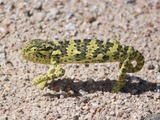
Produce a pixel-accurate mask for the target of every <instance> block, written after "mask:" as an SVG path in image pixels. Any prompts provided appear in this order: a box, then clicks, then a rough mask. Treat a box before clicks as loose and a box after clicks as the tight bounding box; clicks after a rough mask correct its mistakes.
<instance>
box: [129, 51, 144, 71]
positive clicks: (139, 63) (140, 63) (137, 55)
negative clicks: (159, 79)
mask: <svg viewBox="0 0 160 120" xmlns="http://www.w3.org/2000/svg"><path fill="white" fill-rule="evenodd" d="M133 56H134V60H135V61H136V62H137V64H136V66H135V67H134V66H133V65H132V63H130V64H131V65H129V66H130V68H129V70H128V72H132V73H134V72H137V71H140V70H141V69H142V67H143V65H144V56H143V55H142V54H141V53H140V52H139V51H138V50H136V51H135V52H134V54H133Z"/></svg>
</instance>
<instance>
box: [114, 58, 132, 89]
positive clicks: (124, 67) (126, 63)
mask: <svg viewBox="0 0 160 120" xmlns="http://www.w3.org/2000/svg"><path fill="white" fill-rule="evenodd" d="M129 65H131V64H130V61H129V59H128V58H127V59H126V60H125V61H124V62H123V63H122V62H121V63H120V66H121V68H120V72H119V74H118V81H117V82H116V84H115V85H114V87H113V89H112V92H118V91H119V90H120V89H121V88H122V87H123V86H124V84H125V83H126V79H125V76H126V73H127V72H128V70H129V69H130V66H129Z"/></svg>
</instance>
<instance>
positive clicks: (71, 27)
mask: <svg viewBox="0 0 160 120" xmlns="http://www.w3.org/2000/svg"><path fill="white" fill-rule="evenodd" d="M65 27H66V30H75V29H76V27H75V25H74V24H73V23H68V24H67V25H66V26H65Z"/></svg>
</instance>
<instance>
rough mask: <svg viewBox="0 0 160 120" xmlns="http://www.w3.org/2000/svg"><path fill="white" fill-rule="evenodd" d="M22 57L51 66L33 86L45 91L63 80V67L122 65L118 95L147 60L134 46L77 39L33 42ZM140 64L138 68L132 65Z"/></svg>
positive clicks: (117, 85)
mask: <svg viewBox="0 0 160 120" xmlns="http://www.w3.org/2000/svg"><path fill="white" fill-rule="evenodd" d="M21 54H22V56H23V57H24V58H25V59H26V60H29V61H32V62H34V63H41V64H48V65H51V67H50V69H49V70H48V71H47V73H46V74H44V75H40V76H38V77H36V78H34V79H33V82H32V84H33V85H35V86H37V87H38V88H40V89H43V88H44V87H45V86H46V84H47V82H48V81H49V80H54V79H56V78H59V77H62V76H63V75H64V73H65V70H64V69H63V68H62V66H61V64H67V63H78V64H81V63H82V64H85V63H105V62H119V69H120V71H119V73H118V81H117V82H116V83H115V85H114V86H113V88H112V92H118V91H119V90H120V89H121V88H122V87H123V86H124V85H125V83H126V79H125V76H126V74H127V73H134V72H138V71H140V70H141V69H142V67H143V65H144V56H143V55H142V54H141V53H140V52H139V51H138V50H135V49H134V48H133V47H132V46H126V45H121V44H120V43H119V42H118V41H116V40H115V39H113V38H110V39H108V40H106V41H105V40H96V39H76V40H69V41H51V40H47V41H45V40H41V39H33V40H30V41H28V42H27V43H26V44H25V45H24V46H23V47H22V52H21ZM132 61H136V65H133V64H132Z"/></svg>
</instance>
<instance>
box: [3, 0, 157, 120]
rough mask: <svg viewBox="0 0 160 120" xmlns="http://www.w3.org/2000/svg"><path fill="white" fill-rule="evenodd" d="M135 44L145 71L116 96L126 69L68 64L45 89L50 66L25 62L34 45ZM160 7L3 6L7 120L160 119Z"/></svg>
mask: <svg viewBox="0 0 160 120" xmlns="http://www.w3.org/2000/svg"><path fill="white" fill-rule="evenodd" d="M110 37H113V38H116V39H117V40H118V41H119V42H120V43H122V44H125V45H132V46H134V47H135V48H136V49H138V50H139V51H140V52H141V53H142V54H143V55H144V56H145V65H144V67H143V69H142V70H141V71H139V72H137V73H134V74H133V73H130V74H128V75H127V77H126V79H127V80H128V81H127V84H126V85H125V87H124V88H123V89H122V90H121V91H120V92H119V93H117V94H113V93H111V92H110V91H111V88H112V87H113V85H114V83H115V80H117V73H118V67H117V66H118V63H105V64H87V65H78V64H67V65H63V67H64V68H65V70H66V73H65V75H64V76H63V77H62V78H59V79H58V80H55V81H53V82H51V83H50V84H48V86H47V87H46V88H45V89H44V90H39V89H38V88H36V87H35V86H32V85H31V81H32V79H33V78H34V77H36V76H38V75H41V74H44V73H46V71H47V69H48V67H49V66H46V65H40V64H34V63H32V62H28V61H26V60H24V59H23V58H22V56H21V48H22V46H23V44H25V42H27V41H29V40H30V39H34V38H39V39H44V40H46V39H51V40H65V39H67V40H70V39H84V38H94V39H108V38H110ZM158 83H160V1H159V0H90V1H89V0H88V1H87V0H12V1H10V0H0V120H30V119H31V120H45V119H46V120H143V119H145V120H153V119H154V120H158V119H160V84H158Z"/></svg>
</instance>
